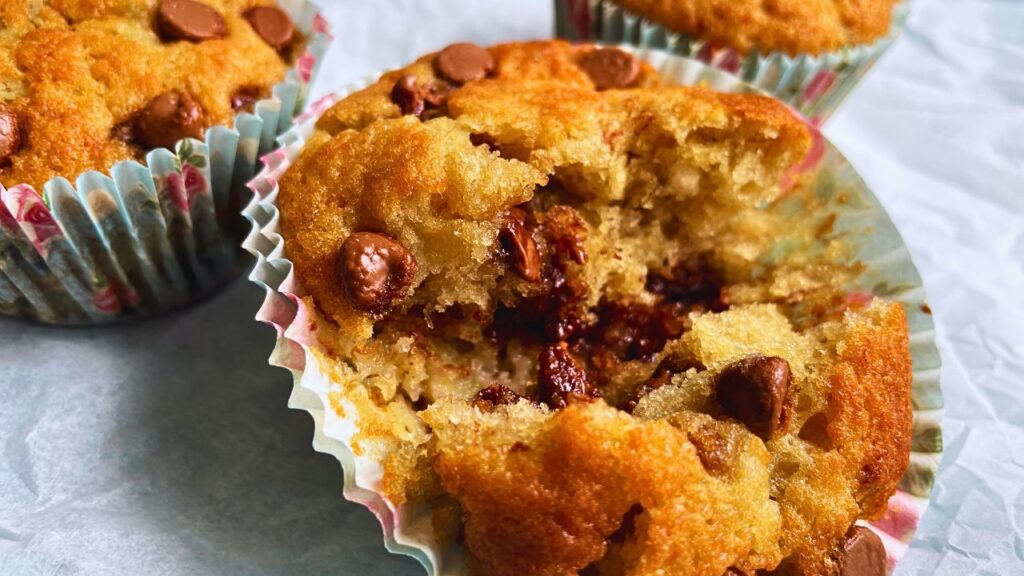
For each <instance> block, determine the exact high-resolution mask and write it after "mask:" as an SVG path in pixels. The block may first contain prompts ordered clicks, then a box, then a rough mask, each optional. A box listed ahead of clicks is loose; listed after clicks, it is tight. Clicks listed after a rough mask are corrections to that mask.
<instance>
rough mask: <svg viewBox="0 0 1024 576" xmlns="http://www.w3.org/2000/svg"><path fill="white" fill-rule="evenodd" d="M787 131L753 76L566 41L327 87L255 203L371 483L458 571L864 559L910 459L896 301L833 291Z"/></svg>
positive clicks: (834, 569) (854, 563) (828, 245)
mask: <svg viewBox="0 0 1024 576" xmlns="http://www.w3.org/2000/svg"><path fill="white" fill-rule="evenodd" d="M809 147H810V136H809V133H808V131H807V129H806V127H805V126H804V124H803V123H802V122H801V121H799V120H798V119H796V118H795V117H794V116H793V115H792V114H791V113H790V112H789V111H788V110H787V109H786V108H785V107H784V106H783V105H781V104H779V103H777V102H775V101H773V100H771V99H768V98H763V97H758V96H740V95H727V94H717V93H714V92H711V91H708V90H706V89H703V88H688V87H680V86H673V85H670V84H669V83H668V82H666V81H665V80H663V79H662V78H660V77H659V75H658V74H657V72H656V71H655V70H654V69H652V68H651V67H650V66H649V65H647V64H645V63H644V62H642V61H640V60H638V59H636V58H635V57H633V56H632V55H630V54H628V53H625V52H621V51H619V50H616V49H610V48H599V47H595V46H586V45H579V46H574V45H570V44H567V43H563V42H535V43H519V44H507V45H499V46H495V47H492V48H488V49H484V48H480V47H477V46H473V45H466V44H460V45H454V46H452V47H448V48H446V49H445V50H442V51H441V52H439V53H437V54H431V55H428V56H425V57H424V58H422V59H420V60H418V61H417V62H415V63H413V64H411V65H409V66H407V67H405V68H403V69H400V70H395V71H392V72H388V73H387V74H384V75H383V76H382V77H381V78H380V80H379V81H378V82H376V83H374V84H372V85H370V86H369V87H367V88H365V89H363V90H361V91H359V92H356V93H354V94H352V95H350V96H348V97H347V98H345V99H344V100H342V101H340V102H338V103H337V104H335V105H334V107H333V108H331V109H330V110H329V111H327V112H326V113H325V114H324V115H323V116H322V117H321V118H320V119H319V121H318V122H317V127H316V130H315V132H314V133H313V134H312V135H311V136H310V137H309V139H308V141H307V142H306V145H305V147H304V149H303V151H302V153H301V154H300V156H299V157H298V158H297V159H296V160H295V161H294V162H293V163H292V165H291V167H290V168H289V169H288V171H287V172H286V173H285V174H284V175H283V177H282V178H281V181H280V190H279V193H278V197H277V205H278V207H279V210H280V217H281V221H280V226H281V233H282V235H283V237H284V246H285V251H286V255H287V257H288V258H289V259H290V260H291V261H292V262H293V263H294V273H295V275H296V278H297V279H298V281H299V283H300V284H301V286H302V287H303V289H304V290H305V292H306V294H305V295H304V296H303V299H304V302H305V304H306V306H307V307H308V309H309V310H311V311H312V312H313V322H314V324H315V325H314V328H315V333H316V334H317V338H318V345H317V346H315V347H313V349H312V353H313V355H314V357H315V358H316V360H317V362H318V364H319V366H320V369H321V370H323V371H324V372H326V373H327V374H328V375H329V376H330V378H331V381H332V388H331V391H330V394H329V397H330V399H331V403H332V406H331V408H332V409H334V410H335V411H337V412H339V413H341V414H345V415H348V416H354V417H357V418H358V428H359V430H358V433H357V434H356V436H355V437H354V439H353V440H352V446H351V447H352V449H353V451H354V452H355V453H356V454H357V455H360V456H368V457H371V458H373V459H375V460H377V461H378V462H380V463H381V466H382V469H383V477H382V485H381V486H382V490H383V491H384V493H385V495H386V497H387V498H388V499H389V500H390V501H391V502H392V503H394V504H395V505H397V506H421V505H425V506H428V507H429V508H430V509H431V510H432V511H433V523H434V524H433V525H434V530H435V532H436V534H437V536H438V538H439V539H441V540H442V541H443V542H446V543H458V544H461V545H463V546H464V547H465V550H466V551H467V553H468V554H469V556H470V558H471V565H472V567H473V570H474V571H475V572H476V573H479V574H551V575H561V574H577V573H581V574H638V575H639V574H664V573H670V574H682V575H688V574H693V575H710V576H718V575H720V574H751V575H752V574H755V573H760V571H767V572H770V573H774V574H804V575H817V574H831V573H840V572H842V573H844V574H845V573H850V574H854V573H858V574H860V573H863V574H874V573H875V572H873V570H876V569H877V568H878V567H879V566H881V567H882V570H884V552H883V551H882V549H881V544H880V542H879V541H878V540H877V537H874V539H872V536H871V535H870V533H867V534H865V533H863V532H862V531H861V529H859V528H857V527H856V526H854V522H855V521H856V520H858V519H862V518H872V517H875V516H877V515H878V514H880V513H881V512H882V511H884V509H885V504H886V500H887V498H888V497H889V495H891V494H892V492H893V490H894V489H895V485H896V482H897V481H898V480H899V478H900V477H901V475H902V473H903V470H904V469H905V467H906V465H907V460H908V457H909V438H910V418H911V416H910V401H909V397H910V360H909V351H908V342H907V328H906V322H905V318H904V313H903V309H902V308H901V307H900V306H899V305H897V304H893V303H889V302H885V301H883V300H880V299H874V300H872V299H870V298H863V297H851V295H850V294H848V293H847V292H846V290H845V289H844V288H843V286H844V285H846V283H847V281H848V280H849V279H850V278H852V277H853V276H854V275H856V273H857V267H856V266H855V265H852V264H849V263H848V259H847V258H846V256H847V255H848V254H847V252H846V248H845V246H844V244H843V242H842V241H841V238H839V237H838V236H837V235H835V234H832V232H831V225H830V224H829V223H828V218H827V217H826V216H825V215H824V214H822V219H820V220H813V219H812V220H810V221H808V223H807V224H806V225H794V224H792V223H791V222H788V221H786V220H785V219H784V218H783V216H782V215H781V214H780V213H779V211H778V210H773V209H771V208H772V207H775V206H778V205H779V204H780V203H784V202H786V201H788V200H794V199H800V200H802V201H805V202H807V203H809V205H813V203H814V202H815V199H814V197H813V194H812V193H810V192H809V191H808V190H805V189H803V188H802V187H801V186H800V183H799V182H797V183H796V185H795V186H794V187H791V188H787V189H785V190H784V189H783V187H782V186H781V185H780V183H781V182H782V180H783V176H784V174H785V173H786V171H787V170H788V169H789V168H791V167H792V166H793V165H795V164H797V163H798V162H799V161H800V160H801V159H802V158H803V156H804V154H805V153H806V152H807V150H808V149H809ZM782 237H784V238H785V239H786V243H787V246H788V247H789V248H790V252H789V254H788V255H787V256H785V257H782V258H778V259H776V260H771V259H768V258H766V255H768V254H769V253H772V252H773V251H774V250H776V248H777V246H778V244H779V240H780V238H782ZM880 554H881V563H879V555H880ZM853 569H856V570H860V571H859V572H850V570H853Z"/></svg>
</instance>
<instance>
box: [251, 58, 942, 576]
mask: <svg viewBox="0 0 1024 576" xmlns="http://www.w3.org/2000/svg"><path fill="white" fill-rule="evenodd" d="M626 49H629V48H626ZM636 53H637V54H638V55H639V56H640V57H642V58H644V59H645V60H647V61H648V62H650V63H651V64H653V65H654V66H655V67H656V68H658V69H659V71H660V72H661V73H662V74H663V75H664V76H665V77H666V78H671V79H675V80H677V81H678V82H679V83H682V84H695V83H706V84H708V85H709V86H710V87H712V88H714V89H716V90H721V91H733V92H748V91H755V90H754V89H753V88H750V87H749V86H746V85H744V84H742V83H741V82H739V81H738V80H737V79H736V78H734V77H732V76H730V75H728V74H724V73H722V72H719V71H717V70H715V69H712V68H710V67H708V66H706V65H704V64H702V63H700V62H697V61H694V60H689V59H685V58H681V57H678V56H674V55H670V54H667V53H665V52H660V51H651V50H639V51H636ZM376 79H377V76H374V77H372V78H367V79H366V80H364V81H363V82H361V83H360V84H358V85H354V86H351V87H349V88H348V89H347V90H345V91H343V92H342V93H339V94H337V95H332V96H328V97H326V98H324V99H323V100H321V101H320V102H317V103H316V104H314V105H312V107H311V109H310V111H309V112H307V114H306V115H304V117H303V118H302V119H301V120H300V121H299V123H298V124H297V125H296V126H295V127H294V128H293V129H292V130H289V131H288V132H287V133H285V134H283V135H282V136H281V138H280V139H279V141H280V142H281V145H282V146H281V148H279V149H278V150H276V151H274V152H273V153H271V154H269V155H267V156H266V157H265V158H264V162H265V164H266V166H265V168H264V169H263V170H262V171H261V173H260V174H259V175H258V176H257V177H256V178H255V179H254V180H253V182H251V183H250V186H251V187H252V189H253V191H254V193H255V194H254V197H253V198H252V200H251V202H250V203H249V205H248V206H247V207H246V208H245V210H244V212H243V213H244V214H245V216H246V217H247V218H248V219H249V220H250V222H251V223H252V230H251V231H250V233H249V235H248V237H247V238H246V240H245V242H244V244H243V246H244V248H245V249H246V250H248V251H250V252H251V253H252V254H253V255H254V256H255V257H256V260H257V262H256V265H255V267H254V268H253V271H252V273H251V274H250V275H249V279H250V280H252V281H253V282H255V283H256V284H258V285H260V286H261V287H263V288H264V289H265V290H266V297H265V299H264V302H263V305H262V306H261V308H260V310H259V312H258V313H257V315H256V319H257V320H259V321H261V322H264V323H267V324H269V325H271V326H273V327H274V328H275V330H276V331H277V340H276V345H275V347H274V351H273V353H272V355H271V357H270V363H271V364H272V365H274V366H280V367H282V368H285V369H287V370H289V371H290V372H291V373H292V377H293V389H292V394H291V398H290V400H289V406H290V407H292V408H295V409H299V410H305V411H306V412H308V413H309V414H310V415H311V416H312V417H313V420H314V422H315V432H314V439H313V447H314V448H315V449H316V450H317V451H320V452H324V453H327V454H331V455H332V456H334V457H335V458H337V459H338V461H339V462H341V465H342V469H343V472H344V495H345V497H346V498H347V499H348V500H350V501H353V502H358V503H360V504H363V505H364V506H366V507H367V508H369V509H370V510H371V511H372V512H373V513H374V514H375V515H376V516H377V518H378V519H379V520H380V522H381V526H382V528H383V533H384V544H385V546H386V548H387V549H388V550H390V551H392V552H396V553H401V554H406V555H408V556H411V557H413V558H415V559H417V560H418V561H419V562H420V563H422V564H423V566H424V567H425V568H426V570H427V572H428V573H429V574H431V575H436V576H449V575H452V576H453V575H461V574H466V573H467V570H468V569H467V565H466V555H465V553H464V551H463V550H462V549H461V548H459V547H457V546H453V547H449V548H447V549H442V548H441V547H440V546H439V545H438V544H437V538H436V537H435V535H434V533H433V530H432V526H431V523H430V512H431V509H430V507H429V506H425V505H418V506H409V505H395V504H394V503H392V502H390V501H389V500H388V499H387V498H386V497H385V496H384V495H383V490H382V486H381V477H382V472H381V466H380V464H379V463H378V462H377V461H376V460H374V459H373V458H372V457H370V456H367V455H365V454H363V455H356V454H354V453H353V451H352V450H351V448H350V446H351V443H350V442H351V439H352V437H353V435H354V434H355V433H356V432H357V431H358V430H359V415H358V411H357V409H356V407H355V406H353V405H351V404H348V403H347V402H346V401H345V400H344V399H340V400H339V397H338V396H337V395H335V394H332V392H333V391H335V390H336V389H337V388H336V386H335V385H334V384H333V383H332V382H331V379H330V377H329V376H328V375H327V373H326V372H325V371H323V370H322V369H321V368H320V366H319V365H318V361H317V359H316V356H315V355H314V353H313V350H315V349H316V347H317V346H318V345H317V337H316V334H315V322H316V320H315V318H314V315H313V314H312V313H311V311H310V310H308V309H307V308H306V306H305V304H304V303H303V302H302V300H301V297H302V296H303V295H304V294H305V291H304V290H303V289H302V287H301V286H300V285H299V283H298V281H297V280H296V278H295V275H294V274H293V269H292V263H291V262H290V261H289V260H288V259H287V257H286V256H285V246H284V238H283V237H282V236H281V234H280V232H279V226H278V223H279V213H278V210H277V206H276V199H277V194H278V185H277V183H278V181H279V179H280V177H281V175H282V174H283V173H284V172H285V171H286V170H287V169H288V167H289V166H290V165H291V163H292V161H293V160H294V159H295V158H297V157H298V155H299V154H300V153H301V151H302V148H303V145H304V144H305V141H306V139H307V138H308V137H309V136H310V134H312V132H313V130H314V127H315V126H314V125H315V121H316V118H317V117H318V116H319V114H320V113H322V112H323V111H325V110H326V109H328V108H330V106H331V105H332V104H333V103H334V102H336V101H337V100H338V99H340V98H342V97H344V96H345V95H346V94H349V93H351V92H353V91H355V90H358V89H361V88H363V87H365V86H366V85H368V84H370V83H372V82H374V81H376ZM812 131H813V132H814V135H815V146H814V147H813V149H812V152H811V153H810V154H809V155H808V157H807V159H805V160H804V162H803V163H802V164H801V165H800V166H798V167H797V168H796V170H797V171H798V172H799V173H801V178H802V179H805V181H809V182H811V185H812V186H814V187H815V191H816V193H817V196H818V198H819V199H827V201H826V208H827V210H820V209H819V210H817V211H815V212H813V213H810V211H808V210H803V211H801V210H800V209H799V206H792V205H790V206H782V208H781V209H784V210H785V211H786V212H792V213H793V215H792V218H794V219H798V218H814V219H825V218H828V217H829V214H830V213H835V215H836V221H835V230H836V231H838V232H840V233H841V234H842V235H843V236H844V237H845V238H846V240H847V241H848V242H849V243H850V244H851V245H852V246H851V247H852V249H853V251H854V253H855V256H856V259H857V260H859V261H860V262H862V263H863V264H864V268H865V270H864V272H863V274H861V275H860V276H859V277H858V279H857V281H856V284H855V285H853V286H850V287H849V289H850V290H851V293H852V296H851V297H852V298H854V299H856V298H861V297H864V298H868V297H870V296H871V295H879V296H883V297H886V298H888V299H891V300H895V301H899V302H901V303H902V304H903V305H904V307H905V309H906V311H907V318H908V323H909V327H910V332H911V337H910V341H911V354H912V358H913V366H914V380H913V408H914V427H913V447H912V453H911V462H910V467H909V468H908V470H907V472H906V474H905V476H904V478H903V481H902V483H901V485H900V489H899V490H898V491H897V492H896V494H895V495H894V496H893V497H892V498H891V499H890V501H889V508H888V511H887V512H886V514H885V515H884V517H883V518H882V519H880V520H878V521H876V522H872V523H869V525H870V526H871V527H872V528H873V529H874V530H875V531H876V532H878V533H879V534H880V535H881V536H882V539H883V542H884V543H885V545H886V550H887V552H888V554H889V567H890V569H891V568H892V567H893V566H895V563H896V561H897V560H898V559H899V558H900V557H901V556H902V555H903V553H904V551H905V550H906V546H907V544H908V543H909V541H910V538H911V536H912V535H913V533H914V530H915V529H916V527H917V522H918V519H919V518H920V516H921V514H922V513H923V512H924V509H925V507H926V505H927V502H928V496H929V494H930V492H931V488H932V484H933V482H934V474H935V470H936V469H937V466H938V461H939V457H940V455H941V452H942V432H941V428H940V422H941V417H942V393H941V389H940V387H939V380H938V376H939V355H938V349H937V348H936V345H935V331H934V326H933V324H932V320H931V317H930V315H929V314H928V308H927V306H926V304H925V300H924V298H925V294H924V289H923V287H922V285H921V279H920V277H919V276H918V273H917V271H916V269H915V268H914V265H913V262H911V259H910V254H909V252H908V251H907V249H906V246H905V245H904V243H903V240H902V238H901V237H900V235H899V233H898V232H897V231H896V229H895V228H894V227H893V225H892V222H891V221H890V220H889V217H888V216H887V215H886V213H885V211H884V210H883V209H882V207H881V205H880V204H879V203H878V200H877V199H876V198H875V197H874V196H873V195H872V193H871V191H870V190H869V189H868V188H867V186H866V185H865V184H864V182H863V181H862V180H861V179H860V177H859V176H858V175H857V173H856V172H855V171H854V169H853V167H852V166H850V164H849V162H848V161H847V160H846V159H845V158H844V157H843V156H842V154H840V152H839V151H838V150H837V149H836V148H835V147H833V146H832V145H831V144H829V143H828V142H827V141H826V140H825V139H824V138H823V137H822V136H821V135H820V133H818V132H817V130H816V129H813V128H812ZM815 221H817V220H815ZM869 231H870V233H868V232H869ZM784 244H785V242H784V240H781V241H780V243H779V248H780V250H778V252H779V253H780V254H781V253H782V252H784ZM339 402H340V406H339Z"/></svg>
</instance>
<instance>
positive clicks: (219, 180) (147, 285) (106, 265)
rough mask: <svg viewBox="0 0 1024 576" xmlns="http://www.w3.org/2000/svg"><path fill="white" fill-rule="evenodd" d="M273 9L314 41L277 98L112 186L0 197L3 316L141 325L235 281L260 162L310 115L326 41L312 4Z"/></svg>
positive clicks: (294, 2) (111, 179)
mask: <svg viewBox="0 0 1024 576" xmlns="http://www.w3.org/2000/svg"><path fill="white" fill-rule="evenodd" d="M278 4H279V5H280V6H281V8H282V9H284V10H285V12H287V13H288V15H289V16H291V18H292V19H293V20H294V22H295V24H296V26H297V27H298V28H299V29H300V30H301V31H302V32H303V33H304V34H305V35H306V36H307V39H308V40H307V46H306V52H305V53H304V54H303V55H302V56H301V57H299V59H298V60H297V61H296V64H295V66H294V67H292V69H291V70H289V71H288V73H287V75H286V77H285V79H284V80H283V81H282V82H280V83H278V84H277V85H275V86H274V88H273V91H272V97H271V98H268V99H264V100H260V101H259V102H257V103H256V106H255V109H254V113H252V114H249V113H242V114H239V115H237V116H236V117H235V122H234V127H233V128H228V127H225V126H214V127H211V128H210V129H208V130H207V131H206V135H205V142H200V141H198V140H194V139H186V140H182V141H180V142H178V143H177V145H176V147H175V152H173V153H172V152H171V151H170V150H166V149H157V150H153V151H152V152H150V153H149V154H147V155H146V165H145V166H144V165H142V164H139V163H138V162H135V161H124V162H119V163H117V164H114V165H113V166H112V167H110V170H109V175H107V174H103V173H100V172H96V171H89V172H85V173H83V174H81V175H80V176H78V178H77V179H76V180H75V182H74V183H73V184H72V183H71V182H69V181H68V180H66V179H65V178H60V177H57V178H53V179H51V180H50V181H48V182H47V183H46V184H45V185H44V186H43V195H42V196H40V195H39V194H38V193H37V191H36V190H34V189H33V188H32V187H31V186H29V185H27V184H20V185H17V186H13V187H11V188H8V189H4V188H3V187H2V186H0V315H4V316H19V317H22V318H27V319H31V320H35V321H39V322H44V323H52V324H94V323H103V322H109V321H113V320H120V319H127V318H136V317H142V316H146V315H151V314H155V313H159V312H162V311H166V310H169V309H172V308H176V307H178V306H181V305H183V304H186V303H188V302H191V301H194V300H197V299H199V298H201V297H203V296H205V295H207V294H209V293H210V292H211V291H212V290H213V289H215V288H217V287H218V286H220V285H222V284H224V283H225V282H226V281H227V280H229V279H230V278H232V277H233V275H234V274H235V273H237V272H238V271H240V264H241V258H242V256H243V255H244V252H243V251H241V250H239V249H238V245H239V243H240V240H241V239H242V237H243V235H244V232H245V229H244V221H242V220H241V219H240V218H238V212H239V210H240V209H241V208H242V207H243V206H244V204H245V202H246V201H247V200H248V194H249V191H248V189H247V188H246V187H245V183H246V182H247V181H248V180H249V179H251V178H252V176H253V175H254V174H255V173H256V169H257V163H256V162H257V159H258V158H259V157H260V155H262V154H265V153H267V152H269V151H270V150H272V149H273V147H274V145H275V137H276V136H277V135H278V134H281V133H282V132H284V131H286V130H288V129H289V128H290V127H291V126H292V123H293V118H294V116H295V115H296V114H297V113H298V112H300V111H301V110H302V109H303V106H304V103H305V100H306V97H307V95H308V91H309V86H310V84H311V83H312V81H313V78H314V76H315V75H316V72H317V69H318V67H319V64H320V61H321V60H322V59H323V55H324V52H325V50H326V48H327V44H328V42H329V40H330V33H329V31H328V27H327V23H326V21H325V20H324V19H323V18H322V17H321V16H320V14H319V10H318V9H317V8H316V7H315V6H314V5H312V4H310V3H308V2H306V1H305V0H279V2H278Z"/></svg>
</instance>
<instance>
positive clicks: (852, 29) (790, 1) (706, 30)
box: [615, 0, 900, 55]
mask: <svg viewBox="0 0 1024 576" xmlns="http://www.w3.org/2000/svg"><path fill="white" fill-rule="evenodd" d="M615 2H616V3H618V4H620V5H622V6H623V7H624V8H626V9H628V10H631V11H632V12H634V13H636V14H639V15H641V16H643V17H645V18H648V19H650V20H651V21H653V22H656V23H658V24H661V25H662V26H664V27H665V28H667V29H669V30H673V31H677V32H684V33H686V34H688V35H690V36H692V37H694V38H697V39H699V40H702V41H705V42H710V43H711V44H714V45H717V46H729V47H732V48H735V49H736V50H738V51H739V52H740V53H744V54H745V53H747V52H749V51H750V50H753V49H759V50H761V51H764V52H784V53H786V54H790V55H797V54H815V55H817V54H821V53H823V52H831V51H835V50H839V49H841V48H845V47H849V46H858V45H863V44H871V43H873V42H874V41H875V40H878V39H879V38H882V37H883V36H885V35H886V34H888V33H889V25H890V21H891V20H892V9H893V6H895V5H896V4H898V3H899V2H900V0H770V1H768V2H765V1H763V0H701V1H697V0H615Z"/></svg>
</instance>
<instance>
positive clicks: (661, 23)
mask: <svg viewBox="0 0 1024 576" xmlns="http://www.w3.org/2000/svg"><path fill="white" fill-rule="evenodd" d="M555 7H556V11H557V21H556V22H557V24H556V26H557V32H558V35H559V36H561V37H564V38H569V39H577V40H600V41H603V42H626V43H630V44H634V45H637V46H650V47H656V48H668V49H670V50H671V51H673V52H675V53H677V54H679V55H681V56H687V57H692V58H697V59H699V60H701V61H703V62H706V63H709V64H711V65H713V66H715V67H716V68H719V69H722V70H726V71H728V72H731V73H733V74H737V75H739V76H740V77H741V78H742V79H743V80H744V81H747V82H750V83H751V84H753V85H755V86H757V87H759V88H761V89H763V90H765V91H767V92H769V93H771V94H773V95H775V96H777V97H779V98H780V99H782V100H784V101H786V102H787V103H789V104H791V105H793V106H794V107H796V108H797V110H799V111H800V112H801V113H803V114H804V115H805V116H806V117H807V118H809V119H811V120H812V121H813V122H815V123H816V124H820V123H821V122H823V121H824V120H825V119H827V118H828V116H829V115H830V114H832V113H833V112H834V111H835V110H836V108H838V106H839V105H840V104H841V103H842V100H843V98H845V96H846V95H847V94H848V93H849V91H850V90H851V89H852V88H853V86H854V85H856V83H857V82H858V81H859V80H860V78H861V77H862V76H863V75H864V73H866V72H867V70H868V69H869V68H870V67H871V66H872V65H873V64H874V62H875V61H876V60H877V59H878V57H879V56H881V54H882V53H883V51H884V50H885V49H886V48H888V46H889V45H890V44H891V43H892V40H893V39H894V38H895V35H896V33H897V32H898V27H899V26H900V25H901V23H902V21H903V19H904V18H905V16H906V11H907V3H906V2H900V0H853V1H846V0H814V1H811V2H800V1H789V0H776V1H772V2H760V1H756V0H739V1H730V0H721V1H719V0H713V1H710V2H697V1H694V0H556V1H555Z"/></svg>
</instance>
